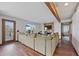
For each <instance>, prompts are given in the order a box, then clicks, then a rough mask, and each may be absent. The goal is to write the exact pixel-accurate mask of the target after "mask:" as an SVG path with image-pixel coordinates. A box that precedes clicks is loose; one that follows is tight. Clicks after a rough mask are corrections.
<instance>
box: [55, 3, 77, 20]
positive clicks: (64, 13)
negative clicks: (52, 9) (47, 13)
mask: <svg viewBox="0 0 79 59" xmlns="http://www.w3.org/2000/svg"><path fill="white" fill-rule="evenodd" d="M65 3H68V6H65V5H64V4H65ZM55 4H56V6H57V10H58V14H59V17H60V19H61V20H66V19H69V18H70V17H71V16H72V14H73V12H74V10H75V8H76V6H77V2H56V3H55Z"/></svg>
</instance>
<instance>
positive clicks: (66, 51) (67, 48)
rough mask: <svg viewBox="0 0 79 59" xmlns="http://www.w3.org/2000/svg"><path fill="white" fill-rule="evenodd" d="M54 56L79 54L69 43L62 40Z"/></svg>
mask: <svg viewBox="0 0 79 59" xmlns="http://www.w3.org/2000/svg"><path fill="white" fill-rule="evenodd" d="M54 56H77V53H76V52H75V50H74V48H73V46H72V45H71V43H70V42H69V41H66V40H62V43H61V41H60V42H59V44H58V46H57V48H56V50H55V53H54Z"/></svg>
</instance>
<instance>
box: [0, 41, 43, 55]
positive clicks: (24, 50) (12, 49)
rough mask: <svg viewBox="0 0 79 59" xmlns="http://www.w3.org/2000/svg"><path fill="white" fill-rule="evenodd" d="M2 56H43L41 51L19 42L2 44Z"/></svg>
mask: <svg viewBox="0 0 79 59" xmlns="http://www.w3.org/2000/svg"><path fill="white" fill-rule="evenodd" d="M0 56H42V55H41V54H40V53H37V52H36V51H34V50H32V49H30V48H28V47H26V46H24V45H22V44H21V43H19V42H15V43H8V44H5V45H4V46H0Z"/></svg>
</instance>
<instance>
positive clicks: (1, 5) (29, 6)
mask: <svg viewBox="0 0 79 59" xmlns="http://www.w3.org/2000/svg"><path fill="white" fill-rule="evenodd" d="M0 14H2V15H9V16H13V17H17V18H21V19H23V20H29V21H32V22H36V23H47V22H53V20H54V19H56V18H55V17H54V16H53V15H52V13H51V11H50V10H49V9H48V7H47V6H46V5H45V3H43V2H0Z"/></svg>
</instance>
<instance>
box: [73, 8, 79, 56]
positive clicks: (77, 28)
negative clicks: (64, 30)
mask: <svg viewBox="0 0 79 59" xmlns="http://www.w3.org/2000/svg"><path fill="white" fill-rule="evenodd" d="M72 44H73V46H74V47H75V49H76V51H77V53H78V55H79V7H78V9H77V11H76V13H75V14H74V16H73V17H72Z"/></svg>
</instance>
